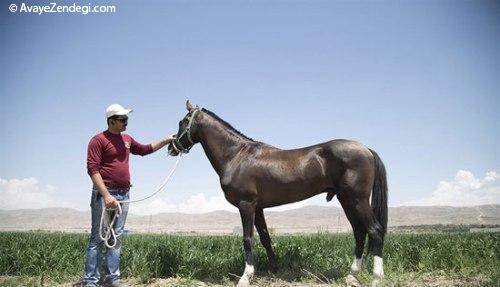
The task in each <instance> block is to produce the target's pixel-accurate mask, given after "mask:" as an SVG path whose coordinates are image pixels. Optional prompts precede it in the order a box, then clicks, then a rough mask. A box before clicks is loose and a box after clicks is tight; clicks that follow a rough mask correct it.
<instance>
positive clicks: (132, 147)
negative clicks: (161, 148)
mask: <svg viewBox="0 0 500 287" xmlns="http://www.w3.org/2000/svg"><path fill="white" fill-rule="evenodd" d="M152 152H153V147H152V146H151V145H143V144H140V143H138V142H136V141H135V140H134V139H133V138H132V137H131V136H129V135H127V134H119V135H116V134H113V133H111V132H109V131H104V132H102V133H100V134H97V135H95V136H94V137H93V138H92V139H91V140H90V142H89V147H88V152H87V172H88V174H89V175H90V176H92V175H94V174H95V173H100V174H101V177H102V179H103V180H104V184H105V185H106V186H107V187H108V188H123V187H129V186H130V171H129V166H128V158H129V154H130V153H132V154H137V155H141V156H144V155H147V154H150V153H152Z"/></svg>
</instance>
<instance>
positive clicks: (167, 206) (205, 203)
mask: <svg viewBox="0 0 500 287" xmlns="http://www.w3.org/2000/svg"><path fill="white" fill-rule="evenodd" d="M216 210H227V211H232V212H237V211H238V210H237V209H236V207H234V206H232V205H231V204H230V203H229V202H227V200H226V199H225V198H224V194H223V193H222V192H220V194H219V195H217V196H212V197H208V198H207V197H206V196H205V194H203V193H198V194H195V195H192V196H191V197H189V199H188V200H186V201H185V202H181V203H179V204H174V203H170V202H167V201H165V200H162V199H158V198H157V199H154V200H152V201H145V202H141V203H134V204H131V205H130V208H129V211H130V213H133V214H138V215H149V214H156V213H162V212H181V213H205V212H211V211H216Z"/></svg>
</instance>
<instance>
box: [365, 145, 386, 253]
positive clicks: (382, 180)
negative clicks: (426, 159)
mask: <svg viewBox="0 0 500 287" xmlns="http://www.w3.org/2000/svg"><path fill="white" fill-rule="evenodd" d="M370 151H371V152H372V154H373V156H374V158H375V180H374V182H373V190H372V202H371V206H372V210H373V213H374V215H375V219H376V220H377V221H378V223H379V224H380V230H377V231H378V233H379V236H380V238H381V239H382V242H384V236H385V233H386V232H387V190H388V188H387V174H386V171H385V166H384V163H383V162H382V160H381V159H380V157H379V156H378V154H377V153H376V152H375V151H373V150H371V149H370ZM377 229H378V228H377ZM373 249H374V242H373V240H371V239H369V241H368V252H369V253H372V252H373Z"/></svg>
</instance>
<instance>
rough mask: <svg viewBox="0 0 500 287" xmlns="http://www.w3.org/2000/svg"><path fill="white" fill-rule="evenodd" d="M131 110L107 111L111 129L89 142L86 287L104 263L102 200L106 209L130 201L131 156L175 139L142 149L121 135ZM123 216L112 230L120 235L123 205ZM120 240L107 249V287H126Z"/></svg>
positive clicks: (125, 206) (94, 280) (114, 108)
mask: <svg viewBox="0 0 500 287" xmlns="http://www.w3.org/2000/svg"><path fill="white" fill-rule="evenodd" d="M130 112H132V110H131V109H125V108H123V107H122V106H121V105H118V104H113V105H110V106H109V107H108V108H107V109H106V118H107V124H108V129H107V130H106V131H104V132H102V133H99V134H97V135H95V136H94V137H93V138H92V139H91V140H90V142H89V146H88V153H87V171H88V174H89V176H90V178H91V179H92V183H93V189H92V199H91V202H90V207H91V211H92V230H91V235H90V242H89V245H88V247H87V252H86V257H85V272H84V275H83V285H84V286H88V287H91V286H97V284H98V282H99V277H100V274H99V266H100V262H101V247H102V243H103V242H102V240H101V238H100V236H99V232H100V230H99V224H100V220H101V213H102V208H103V206H102V200H103V201H104V204H105V205H106V207H107V208H116V207H118V205H119V204H120V203H119V202H118V201H123V200H128V199H129V190H130V187H131V184H130V172H129V164H128V160H129V154H130V153H132V154H137V155H141V156H144V155H147V154H150V153H153V152H155V151H157V150H159V149H161V148H162V147H164V146H165V145H167V144H169V143H170V142H171V141H172V140H173V139H174V138H175V135H171V136H170V137H168V138H166V139H164V140H161V141H159V142H157V143H153V144H149V145H142V144H140V143H138V142H136V141H135V140H134V139H133V138H132V137H131V136H129V135H127V134H124V133H122V132H123V131H125V130H126V128H127V123H128V114H129V113H130ZM121 208H122V213H121V214H120V216H119V217H118V218H117V220H116V221H115V224H114V226H113V229H114V230H115V233H116V234H117V235H118V234H121V233H122V232H123V227H124V225H125V220H126V218H127V213H128V203H123V204H121ZM119 238H120V237H118V239H117V242H116V245H115V246H114V248H107V250H106V251H107V253H106V259H107V260H106V261H107V274H106V278H105V280H104V285H105V286H112V287H119V286H124V285H123V284H122V283H120V249H121V243H120V240H119Z"/></svg>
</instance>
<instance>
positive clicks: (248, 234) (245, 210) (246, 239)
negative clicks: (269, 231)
mask: <svg viewBox="0 0 500 287" xmlns="http://www.w3.org/2000/svg"><path fill="white" fill-rule="evenodd" d="M239 210H240V216H241V223H242V225H243V248H244V249H245V271H244V272H243V275H241V278H240V280H239V281H238V287H247V286H250V280H251V279H252V277H253V274H254V272H255V269H254V259H253V253H252V245H253V226H254V222H255V203H254V202H250V201H240V204H239Z"/></svg>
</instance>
